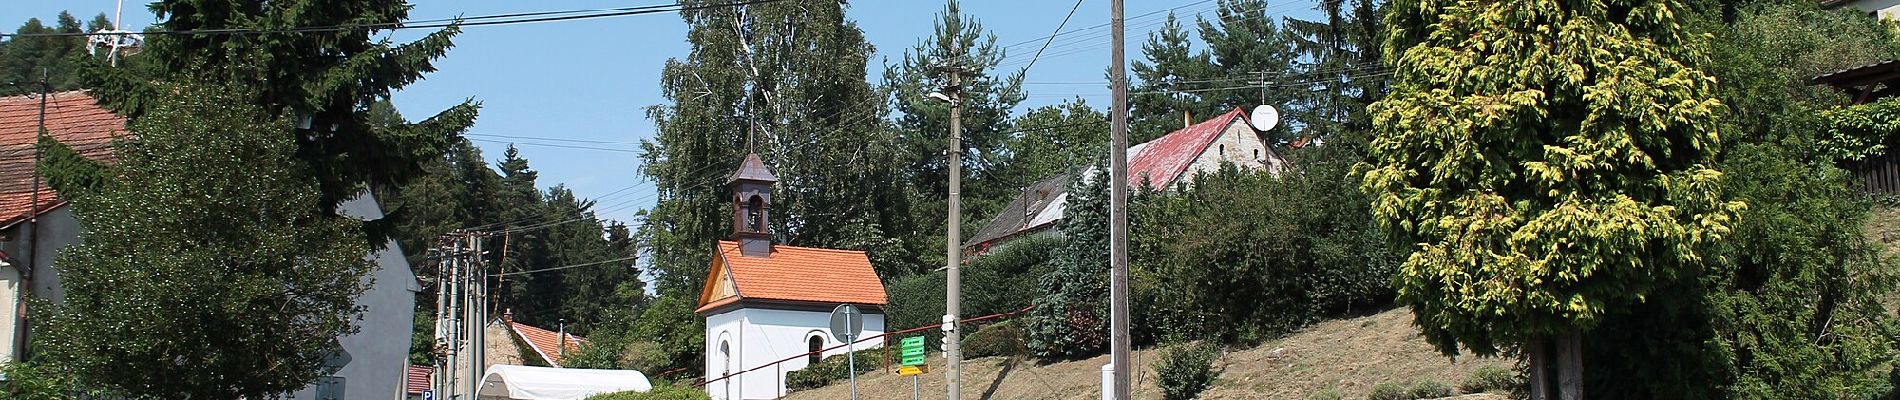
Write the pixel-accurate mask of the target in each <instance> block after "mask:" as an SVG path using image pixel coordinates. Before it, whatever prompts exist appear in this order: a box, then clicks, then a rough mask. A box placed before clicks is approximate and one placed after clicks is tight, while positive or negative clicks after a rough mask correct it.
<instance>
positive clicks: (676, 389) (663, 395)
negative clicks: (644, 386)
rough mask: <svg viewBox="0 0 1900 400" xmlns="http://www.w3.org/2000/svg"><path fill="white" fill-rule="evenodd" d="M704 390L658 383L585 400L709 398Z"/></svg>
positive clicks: (704, 399)
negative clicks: (649, 388)
mask: <svg viewBox="0 0 1900 400" xmlns="http://www.w3.org/2000/svg"><path fill="white" fill-rule="evenodd" d="M711 398H712V397H709V395H707V394H706V391H705V390H702V389H700V388H696V387H691V386H672V385H658V386H654V387H653V390H649V391H645V392H618V393H608V394H597V395H593V396H588V397H587V400H710V399H711Z"/></svg>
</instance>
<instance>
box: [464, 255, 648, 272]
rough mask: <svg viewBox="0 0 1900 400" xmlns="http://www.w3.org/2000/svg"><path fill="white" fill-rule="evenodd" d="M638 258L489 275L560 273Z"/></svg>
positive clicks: (636, 257)
mask: <svg viewBox="0 0 1900 400" xmlns="http://www.w3.org/2000/svg"><path fill="white" fill-rule="evenodd" d="M638 258H640V256H626V257H621V258H616V259H612V260H602V261H595V262H590V263H585V264H574V265H563V266H559V267H548V268H541V269H531V270H527V271H515V272H503V273H499V274H494V275H490V276H495V277H502V276H515V275H526V274H532V273H537V272H548V271H560V270H564V269H572V268H580V267H592V266H595V265H601V264H607V263H613V262H620V261H627V260H634V259H638Z"/></svg>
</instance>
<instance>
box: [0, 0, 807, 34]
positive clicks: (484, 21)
mask: <svg viewBox="0 0 1900 400" xmlns="http://www.w3.org/2000/svg"><path fill="white" fill-rule="evenodd" d="M778 1H782V0H747V1H735V2H731V3H721V4H707V5H697V6H688V5H684V4H678V3H674V4H667V5H651V6H637V7H623V8H612V9H605V10H603V11H605V12H596V13H592V14H582V15H561V14H575V13H581V12H588V11H591V10H565V11H537V12H524V13H512V14H499V15H482V16H475V17H463V18H442V19H433V20H420V21H409V22H385V23H374V24H350V25H329V26H307V27H292V28H276V29H264V28H212V29H187V30H175V31H174V30H146V31H143V32H138V33H133V34H136V35H173V36H197V35H247V34H272V33H326V32H344V31H357V30H370V31H378V30H402V29H431V28H447V27H451V26H462V27H475V26H494V25H519V24H532V23H542V22H558V21H571V20H583V19H596V18H608V17H623V16H631V15H646V14H660V13H674V12H680V11H694V10H704V9H712V8H720V7H738V6H747V5H754V4H764V3H773V2H778ZM517 17H528V18H517ZM507 18H516V19H507ZM471 21H472V22H471ZM413 22H423V23H419V24H417V23H413ZM125 35H128V34H127V33H119V32H47V33H0V38H9V37H75V36H125Z"/></svg>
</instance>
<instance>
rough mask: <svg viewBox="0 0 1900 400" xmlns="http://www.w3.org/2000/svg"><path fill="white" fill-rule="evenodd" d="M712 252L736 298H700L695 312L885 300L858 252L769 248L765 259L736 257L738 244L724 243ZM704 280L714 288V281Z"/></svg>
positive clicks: (881, 286)
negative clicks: (739, 304)
mask: <svg viewBox="0 0 1900 400" xmlns="http://www.w3.org/2000/svg"><path fill="white" fill-rule="evenodd" d="M718 250H719V252H718V254H715V255H714V256H713V257H717V258H718V259H719V260H717V261H716V263H718V264H722V265H723V266H724V269H725V271H726V273H728V274H731V276H732V284H733V289H735V291H736V292H737V293H738V295H737V296H731V297H726V298H721V299H708V298H705V297H707V296H706V295H704V294H702V295H701V299H700V307H699V309H698V310H696V311H702V312H703V311H706V310H710V309H712V308H716V307H718V306H721V305H725V304H729V303H732V302H735V301H738V299H751V300H777V301H797V302H815V303H850V304H865V305H879V306H882V305H884V304H885V302H886V300H885V294H884V282H883V281H882V280H879V279H878V277H877V270H875V269H872V268H871V258H870V257H866V256H865V255H864V252H862V251H855V250H833V249H819V248H811V247H796V246H786V245H775V246H772V254H771V256H769V257H746V256H744V255H741V254H740V253H739V243H738V242H732V241H724V240H722V241H719V245H718ZM713 272H714V273H717V272H718V271H713ZM708 281H709V282H708V283H710V284H717V277H714V278H709V279H708ZM708 288H711V286H708Z"/></svg>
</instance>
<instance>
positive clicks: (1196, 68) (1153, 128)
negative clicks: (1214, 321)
mask: <svg viewBox="0 0 1900 400" xmlns="http://www.w3.org/2000/svg"><path fill="white" fill-rule="evenodd" d="M1188 39H1189V38H1188V31H1187V29H1186V28H1184V27H1182V26H1181V23H1180V21H1177V20H1175V18H1174V13H1168V19H1167V21H1166V22H1163V23H1162V25H1161V29H1159V30H1157V31H1155V32H1153V33H1149V34H1148V42H1147V43H1144V44H1142V45H1141V54H1142V56H1145V57H1147V59H1148V60H1147V61H1146V62H1144V61H1142V60H1135V61H1134V63H1133V70H1134V73H1133V77H1134V80H1135V82H1136V83H1135V86H1134V87H1133V88H1132V89H1130V90H1129V95H1128V107H1129V109H1128V140H1129V141H1130V142H1132V143H1141V142H1146V141H1149V140H1153V139H1154V138H1156V137H1159V136H1161V135H1165V134H1167V133H1168V132H1173V131H1175V130H1178V129H1181V128H1182V127H1184V126H1186V124H1190V123H1194V122H1200V121H1197V120H1195V119H1196V117H1198V118H1200V119H1206V118H1210V117H1213V116H1215V115H1219V114H1220V113H1222V112H1226V111H1227V110H1217V109H1216V108H1215V107H1214V106H1213V105H1212V104H1210V103H1209V101H1210V99H1209V98H1208V94H1207V93H1205V92H1201V91H1200V90H1201V89H1206V88H1210V87H1222V86H1231V85H1232V84H1231V83H1229V82H1225V81H1216V80H1215V79H1214V78H1215V75H1216V72H1218V71H1219V70H1216V69H1214V68H1213V60H1212V59H1210V58H1209V56H1208V55H1207V53H1206V52H1198V53H1197V52H1194V51H1193V49H1192V48H1191V46H1190V44H1189V41H1188Z"/></svg>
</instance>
